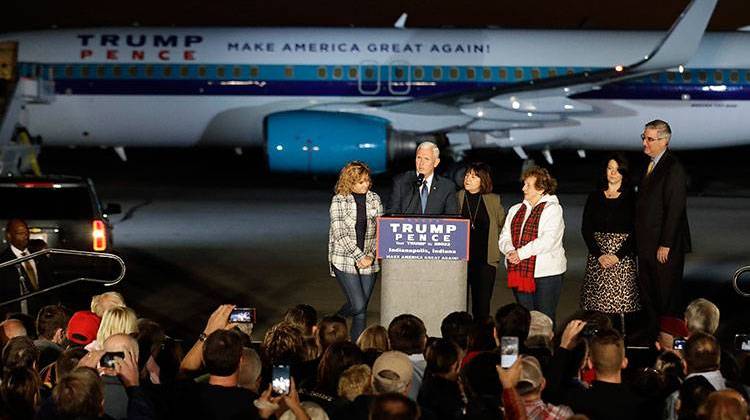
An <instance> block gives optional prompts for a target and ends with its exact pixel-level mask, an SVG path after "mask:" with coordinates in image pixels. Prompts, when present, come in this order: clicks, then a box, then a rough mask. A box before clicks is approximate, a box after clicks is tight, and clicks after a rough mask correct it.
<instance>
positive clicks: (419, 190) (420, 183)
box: [387, 141, 458, 215]
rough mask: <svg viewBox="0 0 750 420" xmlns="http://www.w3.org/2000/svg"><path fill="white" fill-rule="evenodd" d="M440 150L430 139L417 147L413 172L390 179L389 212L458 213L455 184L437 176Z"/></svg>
mask: <svg viewBox="0 0 750 420" xmlns="http://www.w3.org/2000/svg"><path fill="white" fill-rule="evenodd" d="M439 163H440V149H438V147H437V145H436V144H435V143H433V142H429V141H426V142H423V143H420V145H419V146H418V147H417V155H416V159H415V164H416V171H408V172H406V173H403V174H401V175H398V176H396V177H395V178H394V179H393V190H392V191H391V198H390V200H389V201H388V208H387V212H388V213H391V214H438V215H440V214H445V215H456V214H458V200H457V199H456V185H455V183H454V182H453V181H451V180H449V179H447V178H443V177H441V176H438V175H437V174H436V173H435V168H436V167H437V166H438V164H439Z"/></svg>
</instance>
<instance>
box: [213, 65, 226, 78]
mask: <svg viewBox="0 0 750 420" xmlns="http://www.w3.org/2000/svg"><path fill="white" fill-rule="evenodd" d="M226 73H227V71H226V70H224V67H217V68H216V77H219V78H222V79H223V78H224V76H225V75H226Z"/></svg>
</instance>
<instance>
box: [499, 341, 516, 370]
mask: <svg viewBox="0 0 750 420" xmlns="http://www.w3.org/2000/svg"><path fill="white" fill-rule="evenodd" d="M516 359H518V337H500V367H503V368H509V367H511V366H513V363H515V362H516Z"/></svg>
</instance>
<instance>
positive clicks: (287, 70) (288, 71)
mask: <svg viewBox="0 0 750 420" xmlns="http://www.w3.org/2000/svg"><path fill="white" fill-rule="evenodd" d="M284 77H286V78H287V79H291V78H293V77H294V67H292V66H286V67H284Z"/></svg>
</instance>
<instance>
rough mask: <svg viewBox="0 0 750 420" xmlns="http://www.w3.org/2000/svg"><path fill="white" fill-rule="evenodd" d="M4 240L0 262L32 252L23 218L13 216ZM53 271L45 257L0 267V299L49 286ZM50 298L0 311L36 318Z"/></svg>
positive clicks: (45, 297)
mask: <svg viewBox="0 0 750 420" xmlns="http://www.w3.org/2000/svg"><path fill="white" fill-rule="evenodd" d="M5 241H6V242H7V243H8V247H7V248H5V250H4V251H3V252H2V254H0V262H6V261H10V260H14V259H16V258H20V257H22V256H25V255H29V254H30V253H31V252H30V251H29V249H28V246H29V227H28V226H27V225H26V222H24V221H23V220H21V219H11V220H10V221H8V224H7V225H6V226H5ZM51 278H52V270H51V268H50V266H49V264H48V262H47V259H46V258H44V257H37V258H34V259H31V260H26V261H25V262H22V263H20V264H17V265H13V266H10V267H5V268H3V269H0V301H5V300H8V299H13V298H16V297H18V296H21V294H22V292H23V293H24V294H25V293H30V292H34V291H37V290H39V289H43V288H45V287H49V286H50V281H51ZM49 301H51V300H50V299H49V297H48V296H45V295H42V296H38V297H35V298H31V299H28V300H25V301H22V302H21V303H20V304H19V303H14V304H10V305H7V306H5V307H2V308H0V312H2V313H8V312H18V311H19V310H20V311H22V312H25V313H28V314H29V315H31V316H32V317H36V315H37V311H38V310H39V309H40V308H41V307H42V306H44V305H46V304H47V303H48V302H49Z"/></svg>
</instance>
